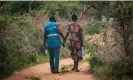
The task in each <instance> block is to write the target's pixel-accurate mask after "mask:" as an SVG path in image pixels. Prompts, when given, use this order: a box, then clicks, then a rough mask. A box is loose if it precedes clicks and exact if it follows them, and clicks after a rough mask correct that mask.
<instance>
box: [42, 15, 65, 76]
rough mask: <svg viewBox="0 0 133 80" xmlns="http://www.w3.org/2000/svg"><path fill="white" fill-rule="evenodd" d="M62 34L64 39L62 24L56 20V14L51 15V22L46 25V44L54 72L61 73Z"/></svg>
mask: <svg viewBox="0 0 133 80" xmlns="http://www.w3.org/2000/svg"><path fill="white" fill-rule="evenodd" d="M60 36H61V37H62V39H63V40H64V36H63V34H62V32H61V25H60V24H58V23H57V22H56V19H55V17H54V16H50V17H49V22H48V23H47V24H46V25H45V26H44V46H45V47H46V42H47V48H48V52H49V56H50V68H51V72H52V73H55V74H57V73H59V71H58V69H59V56H60V47H61V45H62V42H61V39H60Z"/></svg>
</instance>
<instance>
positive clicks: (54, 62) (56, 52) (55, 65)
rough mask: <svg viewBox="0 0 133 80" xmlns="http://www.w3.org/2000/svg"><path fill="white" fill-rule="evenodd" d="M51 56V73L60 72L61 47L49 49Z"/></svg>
mask: <svg viewBox="0 0 133 80" xmlns="http://www.w3.org/2000/svg"><path fill="white" fill-rule="evenodd" d="M48 51H49V56H50V60H49V61H50V68H51V72H54V71H58V69H59V56H60V47H56V48H48Z"/></svg>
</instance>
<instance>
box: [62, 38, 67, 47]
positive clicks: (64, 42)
mask: <svg viewBox="0 0 133 80" xmlns="http://www.w3.org/2000/svg"><path fill="white" fill-rule="evenodd" d="M65 42H66V40H65V38H64V39H63V45H62V46H63V47H65Z"/></svg>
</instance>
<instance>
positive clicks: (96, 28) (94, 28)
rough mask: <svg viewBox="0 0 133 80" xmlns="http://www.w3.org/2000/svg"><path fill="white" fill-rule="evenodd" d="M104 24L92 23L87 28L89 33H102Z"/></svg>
mask: <svg viewBox="0 0 133 80" xmlns="http://www.w3.org/2000/svg"><path fill="white" fill-rule="evenodd" d="M101 26H102V22H100V21H91V22H90V23H89V24H88V25H87V26H86V28H87V32H88V33H89V34H91V35H92V34H99V33H100V32H101Z"/></svg>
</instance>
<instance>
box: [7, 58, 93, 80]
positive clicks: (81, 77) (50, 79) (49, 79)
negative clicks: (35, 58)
mask: <svg viewBox="0 0 133 80" xmlns="http://www.w3.org/2000/svg"><path fill="white" fill-rule="evenodd" d="M72 64H73V61H72V60H71V58H67V59H62V60H60V70H61V69H63V67H64V68H65V67H68V68H67V70H64V71H63V70H62V73H60V74H52V73H51V72H50V69H49V63H44V64H39V65H36V66H33V67H30V68H27V69H24V70H21V71H18V72H15V73H14V74H13V75H11V76H10V77H9V78H7V79H5V80H95V79H94V77H93V75H92V74H89V73H88V70H89V65H88V62H87V61H82V62H80V64H79V69H80V72H73V71H71V70H70V69H71V67H72Z"/></svg>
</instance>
